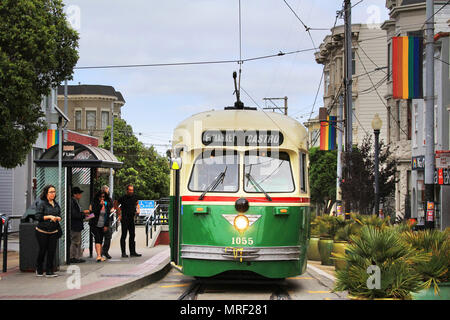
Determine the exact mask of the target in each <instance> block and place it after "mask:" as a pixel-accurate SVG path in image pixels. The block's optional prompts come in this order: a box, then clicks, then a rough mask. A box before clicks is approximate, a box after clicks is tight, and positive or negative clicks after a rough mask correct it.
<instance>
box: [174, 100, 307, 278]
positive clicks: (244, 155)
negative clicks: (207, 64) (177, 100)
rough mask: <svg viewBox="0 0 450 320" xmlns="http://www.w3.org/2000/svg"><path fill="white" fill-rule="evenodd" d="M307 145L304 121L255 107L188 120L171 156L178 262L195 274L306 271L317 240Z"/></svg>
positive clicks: (176, 133)
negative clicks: (312, 236)
mask: <svg viewBox="0 0 450 320" xmlns="http://www.w3.org/2000/svg"><path fill="white" fill-rule="evenodd" d="M306 141H307V133H306V130H305V128H304V127H303V126H302V125H300V124H299V123H298V122H297V121H295V120H293V119H292V118H289V117H287V116H285V115H282V114H278V113H265V112H262V111H258V110H256V109H255V108H244V107H240V108H239V106H238V107H228V108H225V110H221V111H208V112H202V113H199V114H196V115H194V116H192V117H190V118H188V119H186V120H185V121H183V122H182V123H180V124H179V125H178V127H177V128H176V129H175V131H174V137H173V149H172V159H171V168H172V170H171V187H170V188H171V191H170V192H171V193H170V194H171V197H170V199H171V202H170V207H169V222H170V227H169V230H170V247H171V260H172V264H173V265H175V266H177V267H178V268H179V269H180V270H182V272H183V273H184V274H186V275H189V276H195V277H211V276H215V275H218V274H221V273H224V272H227V271H237V272H249V271H250V272H253V273H256V274H258V275H261V276H264V277H267V278H286V277H292V276H295V275H299V274H302V273H303V272H304V271H305V269H306V262H307V258H306V251H307V246H308V242H309V236H310V230H309V224H310V221H309V220H310V218H309V217H310V215H309V209H310V196H309V187H308V172H307V168H308V152H307V145H306V144H307V143H306Z"/></svg>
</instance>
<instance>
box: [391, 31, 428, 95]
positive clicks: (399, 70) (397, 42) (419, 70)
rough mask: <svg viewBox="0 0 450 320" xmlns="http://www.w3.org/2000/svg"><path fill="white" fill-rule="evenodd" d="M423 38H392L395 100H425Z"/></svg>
mask: <svg viewBox="0 0 450 320" xmlns="http://www.w3.org/2000/svg"><path fill="white" fill-rule="evenodd" d="M422 66H423V38H420V37H393V38H392V81H393V87H392V88H393V92H392V93H393V98H394V99H422V98H423V84H422V81H423V67H422Z"/></svg>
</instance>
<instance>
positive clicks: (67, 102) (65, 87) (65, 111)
mask: <svg viewBox="0 0 450 320" xmlns="http://www.w3.org/2000/svg"><path fill="white" fill-rule="evenodd" d="M67 91H68V90H67V79H66V80H64V114H65V115H68V114H69V101H68V97H67V95H68V93H67ZM67 138H68V137H67V129H66V128H65V127H64V139H63V141H67Z"/></svg>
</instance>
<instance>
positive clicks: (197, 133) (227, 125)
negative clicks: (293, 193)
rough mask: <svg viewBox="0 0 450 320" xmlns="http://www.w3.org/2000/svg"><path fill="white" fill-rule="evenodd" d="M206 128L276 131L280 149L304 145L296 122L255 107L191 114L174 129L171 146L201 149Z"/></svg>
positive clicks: (305, 137) (304, 137) (303, 131)
mask: <svg viewBox="0 0 450 320" xmlns="http://www.w3.org/2000/svg"><path fill="white" fill-rule="evenodd" d="M206 130H244V131H249V130H266V131H269V130H270V131H279V132H281V133H282V134H283V136H284V141H283V144H282V145H281V146H280V148H285V149H305V150H306V148H307V143H306V142H307V132H306V129H305V128H304V127H303V125H301V124H300V123H299V122H298V121H296V120H294V119H292V118H290V117H288V116H285V115H283V114H280V113H275V112H263V111H258V110H219V111H206V112H201V113H198V114H195V115H193V116H191V117H189V118H187V119H186V120H184V121H183V122H181V123H180V124H179V125H178V126H177V127H176V128H175V131H174V136H173V146H174V147H175V146H186V147H187V149H188V150H192V149H200V148H204V147H205V145H203V143H202V137H201V136H202V133H203V132H205V131H206Z"/></svg>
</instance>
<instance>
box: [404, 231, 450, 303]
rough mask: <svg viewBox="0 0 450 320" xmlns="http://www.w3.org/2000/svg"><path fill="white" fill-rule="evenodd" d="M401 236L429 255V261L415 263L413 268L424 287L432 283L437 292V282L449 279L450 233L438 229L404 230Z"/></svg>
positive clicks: (419, 250)
mask: <svg viewBox="0 0 450 320" xmlns="http://www.w3.org/2000/svg"><path fill="white" fill-rule="evenodd" d="M402 237H403V239H404V241H405V243H409V244H411V245H412V247H413V248H414V249H415V250H416V251H417V252H426V253H427V254H429V255H430V256H431V258H430V261H427V262H423V261H419V262H418V263H416V265H415V269H416V270H417V272H418V273H419V275H420V278H421V279H422V281H424V282H425V286H426V288H429V287H430V286H431V285H433V286H434V291H435V294H437V293H438V291H439V287H438V285H439V283H441V282H448V281H449V270H450V238H449V237H450V233H449V232H441V231H439V230H421V231H417V232H414V231H406V232H403V233H402Z"/></svg>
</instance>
